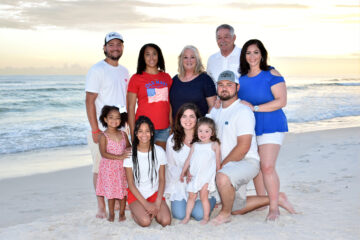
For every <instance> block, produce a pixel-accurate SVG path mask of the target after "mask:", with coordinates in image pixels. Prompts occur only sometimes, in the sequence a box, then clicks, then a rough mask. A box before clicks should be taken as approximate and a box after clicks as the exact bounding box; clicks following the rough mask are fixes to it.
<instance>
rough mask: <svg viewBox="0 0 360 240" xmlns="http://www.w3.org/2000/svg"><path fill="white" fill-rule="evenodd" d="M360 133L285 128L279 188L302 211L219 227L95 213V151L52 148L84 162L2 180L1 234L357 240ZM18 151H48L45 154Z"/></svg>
mask: <svg viewBox="0 0 360 240" xmlns="http://www.w3.org/2000/svg"><path fill="white" fill-rule="evenodd" d="M359 136H360V128H359V127H353V128H342V129H332V130H322V131H313V132H305V133H288V134H287V135H286V138H285V141H284V144H283V146H282V149H281V152H280V156H279V159H278V162H277V171H278V174H279V177H280V182H281V191H284V192H286V193H287V195H288V197H289V200H290V201H291V202H292V203H293V205H294V207H295V209H296V210H297V211H300V212H301V213H300V214H297V215H290V214H288V213H287V212H286V211H283V210H282V211H281V217H280V219H279V221H278V222H276V223H265V222H264V219H265V216H266V213H267V211H266V210H265V211H254V212H251V213H249V214H246V215H243V216H234V217H232V222H231V223H229V224H225V225H223V226H219V227H216V228H214V227H212V226H210V225H207V226H200V225H199V223H198V222H196V221H194V220H192V221H190V223H189V224H188V225H179V221H177V220H173V222H172V224H171V226H169V227H166V228H164V229H162V228H161V227H160V226H159V225H158V224H156V223H155V222H154V223H153V224H152V225H151V226H150V227H149V228H148V229H144V228H140V227H138V226H137V225H136V224H135V223H134V222H133V221H132V219H131V217H130V215H129V212H128V211H127V213H126V215H127V221H126V222H125V223H119V222H115V223H109V222H107V221H105V220H100V219H96V218H95V217H94V216H95V213H96V211H95V210H96V200H95V197H94V190H93V186H92V173H91V165H89V163H90V164H91V157H90V152H89V151H88V150H87V148H84V146H80V147H73V148H66V151H65V152H66V153H61V152H62V151H63V150H62V149H57V150H56V151H54V152H52V151H50V150H49V152H50V153H51V152H52V153H53V155H52V157H53V158H54V159H55V160H57V161H59V162H62V160H64V159H61V158H69V156H75V157H76V156H78V157H81V158H83V159H82V160H81V162H83V163H82V164H85V165H84V166H81V167H76V168H71V169H65V170H61V171H55V172H49V173H39V174H35V175H30V176H22V177H14V178H2V179H0V189H1V190H2V197H1V200H0V212H1V214H0V238H1V239H34V238H37V239H45V238H47V239H49V238H50V239H51V238H56V239H82V238H90V239H97V238H105V237H108V238H109V239H118V238H119V236H122V237H123V238H124V239H133V238H135V237H136V238H137V239H149V236H151V239H167V238H170V239H171V238H176V239H189V238H192V239H203V238H206V239H218V238H222V239H231V238H234V236H236V234H239V236H243V238H244V239H328V238H331V239H358V238H359V237H360V230H359V228H358V227H357V224H358V222H360V202H359V201H358V200H359V196H360V188H359V183H360V164H359V163H360V138H359ZM79 152H80V153H81V154H80V155H79ZM54 153H56V154H54ZM14 155H17V157H19V158H22V157H23V158H26V157H27V158H29V157H31V158H46V157H47V156H49V155H47V154H42V153H41V152H37V153H36V152H35V153H31V154H30V155H29V154H28V153H17V154H14ZM59 158H60V159H59ZM68 160H69V159H67V160H66V161H68ZM70 160H71V159H70ZM216 211H217V210H216ZM214 215H215V214H214V213H213V214H212V216H211V217H214ZM239 229H240V230H239ZM16 234H17V235H16ZM19 234H20V235H19ZM149 234H150V235H149ZM15 236H16V237H15ZM18 236H21V237H20V238H19V237H18ZM123 238H122V239H123Z"/></svg>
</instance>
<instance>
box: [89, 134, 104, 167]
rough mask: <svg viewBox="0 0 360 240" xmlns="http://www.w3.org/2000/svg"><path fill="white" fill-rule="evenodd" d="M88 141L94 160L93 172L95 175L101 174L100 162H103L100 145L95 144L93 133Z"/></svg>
mask: <svg viewBox="0 0 360 240" xmlns="http://www.w3.org/2000/svg"><path fill="white" fill-rule="evenodd" d="M87 141H88V146H89V148H90V152H91V157H92V160H93V168H92V172H93V173H98V172H99V165H100V160H101V154H100V149H99V144H97V143H94V141H93V139H92V134H91V133H90V134H89V135H88V137H87Z"/></svg>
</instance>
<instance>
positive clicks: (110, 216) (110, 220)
mask: <svg viewBox="0 0 360 240" xmlns="http://www.w3.org/2000/svg"><path fill="white" fill-rule="evenodd" d="M114 219H115V214H109V218H108V219H107V220H108V221H109V222H113V221H114Z"/></svg>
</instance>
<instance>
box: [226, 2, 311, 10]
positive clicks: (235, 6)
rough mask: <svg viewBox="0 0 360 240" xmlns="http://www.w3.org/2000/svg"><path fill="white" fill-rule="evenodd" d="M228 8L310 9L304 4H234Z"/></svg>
mask: <svg viewBox="0 0 360 240" xmlns="http://www.w3.org/2000/svg"><path fill="white" fill-rule="evenodd" d="M227 6H228V7H232V8H241V9H248V10H250V9H264V8H293V9H307V8H310V7H309V6H307V5H302V4H283V3H272V4H247V3H239V2H233V3H229V4H227Z"/></svg>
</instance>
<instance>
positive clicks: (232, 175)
mask: <svg viewBox="0 0 360 240" xmlns="http://www.w3.org/2000/svg"><path fill="white" fill-rule="evenodd" d="M259 170H260V163H259V160H256V159H252V158H247V159H243V160H240V161H238V162H229V163H227V164H225V166H223V168H222V169H220V170H219V172H221V173H223V174H225V175H226V176H228V178H229V179H230V182H231V184H232V185H233V187H234V188H235V191H236V192H235V200H234V204H233V207H232V211H236V210H240V209H242V208H244V207H245V205H246V186H247V184H248V183H249V182H250V181H251V180H252V179H253V178H254V177H256V175H258V173H259Z"/></svg>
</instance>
